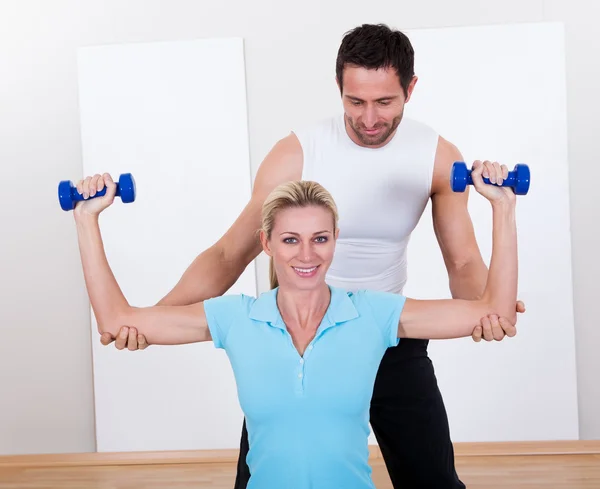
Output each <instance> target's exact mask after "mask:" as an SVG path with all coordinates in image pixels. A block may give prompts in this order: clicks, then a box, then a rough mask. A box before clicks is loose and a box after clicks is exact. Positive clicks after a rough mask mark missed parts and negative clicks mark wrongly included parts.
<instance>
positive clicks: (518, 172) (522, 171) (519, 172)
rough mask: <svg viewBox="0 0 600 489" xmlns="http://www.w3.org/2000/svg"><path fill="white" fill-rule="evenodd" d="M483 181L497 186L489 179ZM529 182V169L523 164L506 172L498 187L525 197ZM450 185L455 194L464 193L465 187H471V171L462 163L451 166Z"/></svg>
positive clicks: (458, 162)
mask: <svg viewBox="0 0 600 489" xmlns="http://www.w3.org/2000/svg"><path fill="white" fill-rule="evenodd" d="M483 181H484V183H487V184H490V185H497V184H494V183H492V182H490V180H489V178H484V179H483ZM529 182H530V172H529V167H528V166H527V165H526V164H524V163H518V164H517V165H515V168H514V170H513V171H509V172H508V178H506V179H505V180H503V181H502V185H499V186H500V187H512V189H513V192H514V193H515V194H517V195H525V194H526V193H527V192H528V191H529ZM450 185H451V186H452V190H454V191H455V192H464V191H465V189H466V188H467V185H473V180H472V179H471V170H469V169H467V165H466V164H465V163H464V162H463V161H457V162H455V163H454V165H452V171H451V172H450ZM497 186H498V185H497Z"/></svg>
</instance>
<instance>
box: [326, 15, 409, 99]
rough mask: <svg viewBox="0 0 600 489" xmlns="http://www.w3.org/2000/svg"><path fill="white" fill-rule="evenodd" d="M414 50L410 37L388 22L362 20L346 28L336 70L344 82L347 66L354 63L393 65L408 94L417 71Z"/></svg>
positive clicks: (365, 65)
mask: <svg viewBox="0 0 600 489" xmlns="http://www.w3.org/2000/svg"><path fill="white" fill-rule="evenodd" d="M414 64H415V52H414V50H413V47H412V44H411V43H410V40H409V39H408V37H407V36H406V35H405V34H403V33H402V32H400V31H398V30H392V29H390V28H389V27H388V26H387V25H385V24H363V25H361V26H358V27H355V28H354V29H352V30H351V31H348V32H346V34H344V37H343V39H342V42H341V44H340V47H339V50H338V54H337V60H336V66H335V74H336V77H337V79H338V82H339V84H340V91H342V89H343V85H344V68H345V66H346V65H354V66H359V67H362V68H367V69H385V68H394V69H395V70H396V73H397V74H398V78H399V79H400V85H401V86H402V88H403V89H404V95H405V96H408V85H409V84H410V82H411V80H412V78H413V76H414V74H415V72H414Z"/></svg>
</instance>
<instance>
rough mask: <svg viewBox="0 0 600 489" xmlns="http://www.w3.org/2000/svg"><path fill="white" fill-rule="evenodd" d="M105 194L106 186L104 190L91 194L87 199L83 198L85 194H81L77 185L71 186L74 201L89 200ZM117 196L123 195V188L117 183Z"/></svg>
mask: <svg viewBox="0 0 600 489" xmlns="http://www.w3.org/2000/svg"><path fill="white" fill-rule="evenodd" d="M104 195H106V187H104V188H103V189H102V190H100V191H97V192H96V193H95V194H94V195H93V196H89V197H88V198H87V199H84V198H83V194H80V193H79V192H78V191H77V187H71V199H72V200H73V201H74V202H79V201H80V200H88V199H94V198H96V197H103V196H104ZM115 196H116V197H120V196H121V188H120V187H119V185H117V193H116V194H115Z"/></svg>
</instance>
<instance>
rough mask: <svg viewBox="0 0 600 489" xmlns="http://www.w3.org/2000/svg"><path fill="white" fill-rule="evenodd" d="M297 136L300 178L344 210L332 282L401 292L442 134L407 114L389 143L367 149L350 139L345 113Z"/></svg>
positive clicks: (329, 279) (348, 287)
mask: <svg viewBox="0 0 600 489" xmlns="http://www.w3.org/2000/svg"><path fill="white" fill-rule="evenodd" d="M294 134H296V136H297V137H298V139H299V141H300V144H301V145H302V149H303V152H304V164H303V171H302V179H303V180H313V181H316V182H319V183H320V184H321V185H323V186H324V187H325V188H326V189H327V190H328V191H329V192H330V193H331V195H332V196H333V198H334V200H335V202H336V204H337V206H338V211H339V227H340V235H339V239H338V243H337V247H336V252H335V255H334V259H333V262H332V264H331V267H330V269H329V271H328V273H327V282H328V283H329V284H330V285H332V286H335V287H341V288H344V289H346V290H350V291H355V290H358V289H364V288H369V289H374V290H382V291H386V292H394V293H399V294H401V293H402V290H403V288H404V285H405V284H406V279H407V276H406V249H407V245H408V241H409V238H410V235H411V233H412V231H413V230H414V228H415V226H416V225H417V223H418V222H419V219H420V218H421V215H422V214H423V211H424V209H425V207H426V205H427V202H428V200H429V196H430V192H431V181H432V175H433V163H434V159H435V153H436V149H437V143H438V134H437V133H436V132H435V131H433V130H432V129H431V128H429V127H428V126H426V125H424V124H422V123H420V122H417V121H414V120H411V119H408V118H406V117H404V118H403V120H402V122H401V123H400V125H399V127H398V129H397V131H396V134H395V135H394V137H393V139H392V140H391V141H390V142H389V143H388V144H386V145H385V146H384V147H382V148H364V147H362V146H359V145H357V144H356V143H354V142H353V141H352V140H351V139H350V137H349V136H348V133H347V132H346V129H345V127H344V117H343V115H341V116H338V117H334V118H331V119H327V120H325V121H322V122H320V123H318V124H317V125H315V126H312V127H310V128H307V129H303V130H299V131H294Z"/></svg>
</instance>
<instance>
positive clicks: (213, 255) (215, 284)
mask: <svg viewBox="0 0 600 489" xmlns="http://www.w3.org/2000/svg"><path fill="white" fill-rule="evenodd" d="M250 261H251V258H250V257H249V258H248V260H243V261H241V260H240V259H239V258H236V259H233V258H228V257H227V256H225V253H224V252H223V251H222V249H221V248H220V247H219V246H218V244H216V245H214V246H211V247H210V248H208V249H207V250H206V251H204V252H202V253H201V254H200V255H198V256H197V257H196V259H195V260H194V261H193V262H192V264H191V265H190V266H189V267H188V268H187V270H186V271H185V272H184V274H183V276H182V277H181V279H180V280H179V282H177V284H176V285H175V287H173V289H172V290H171V291H170V292H169V293H168V294H167V295H166V296H165V297H163V298H162V299H161V300H160V301H159V302H158V303H157V305H159V306H184V305H189V304H195V303H197V302H200V301H205V300H207V299H210V298H212V297H218V296H220V295H223V294H225V293H226V292H227V290H229V289H230V288H231V287H232V286H233V285H234V284H235V282H236V281H237V280H238V278H239V277H240V275H241V274H242V273H243V272H244V270H245V269H246V267H247V266H248V262H250Z"/></svg>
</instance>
